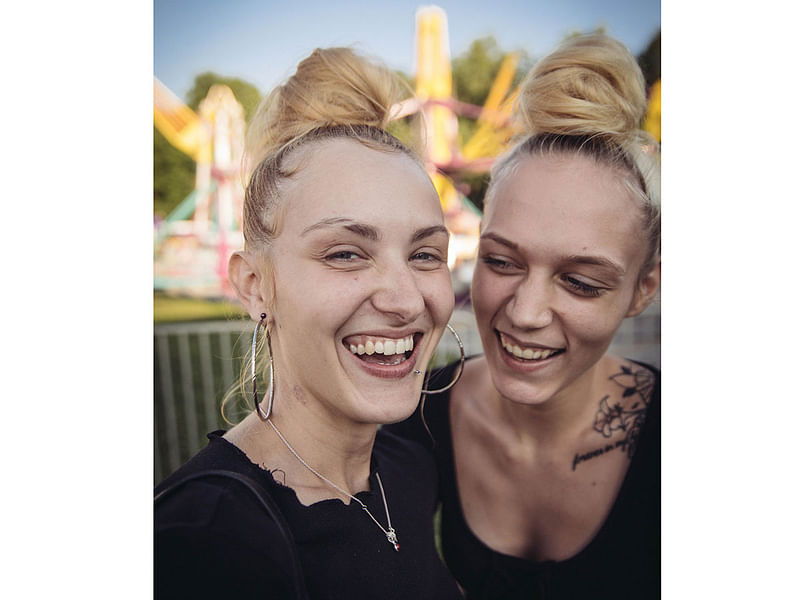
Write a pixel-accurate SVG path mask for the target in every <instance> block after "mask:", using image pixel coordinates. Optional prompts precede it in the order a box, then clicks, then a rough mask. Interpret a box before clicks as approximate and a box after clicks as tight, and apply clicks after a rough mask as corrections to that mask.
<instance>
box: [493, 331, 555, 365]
mask: <svg viewBox="0 0 800 600" xmlns="http://www.w3.org/2000/svg"><path fill="white" fill-rule="evenodd" d="M500 342H501V344H502V345H503V348H504V349H505V350H506V352H508V353H509V354H513V355H514V356H516V357H517V358H522V359H525V360H543V359H545V358H549V357H550V356H552V355H553V354H555V353H556V352H558V350H533V349H532V348H525V349H524V350H523V349H522V348H520V347H519V346H517V345H516V344H512V343H510V342H509V341H508V340H507V339H506V337H505V336H504V335H503V334H502V333H501V334H500Z"/></svg>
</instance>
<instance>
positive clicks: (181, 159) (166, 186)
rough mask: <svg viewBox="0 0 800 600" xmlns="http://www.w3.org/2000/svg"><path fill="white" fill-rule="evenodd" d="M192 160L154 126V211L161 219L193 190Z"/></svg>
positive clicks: (193, 170)
mask: <svg viewBox="0 0 800 600" xmlns="http://www.w3.org/2000/svg"><path fill="white" fill-rule="evenodd" d="M194 173H195V165H194V160H192V158H191V157H189V156H187V155H186V154H184V153H183V152H181V151H180V150H178V149H177V148H175V147H174V146H173V145H172V144H170V143H169V142H168V141H167V138H165V137H164V136H163V135H161V133H160V132H159V131H158V129H156V128H155V127H153V212H154V213H155V214H156V215H158V216H160V217H161V218H162V219H163V218H164V217H166V216H167V215H168V214H169V213H170V212H172V210H173V209H174V208H175V207H176V206H178V204H180V203H181V201H182V200H183V199H184V198H186V196H188V195H189V194H190V193H191V191H192V190H193V189H194Z"/></svg>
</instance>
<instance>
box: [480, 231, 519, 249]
mask: <svg viewBox="0 0 800 600" xmlns="http://www.w3.org/2000/svg"><path fill="white" fill-rule="evenodd" d="M480 239H482V240H493V241H495V242H497V243H498V244H502V245H503V246H508V247H509V248H511V249H512V250H514V251H515V252H519V245H518V244H515V243H514V242H512V241H511V240H507V239H506V238H504V237H503V236H502V235H497V234H496V233H484V234H483V235H481V237H480Z"/></svg>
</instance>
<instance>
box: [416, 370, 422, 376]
mask: <svg viewBox="0 0 800 600" xmlns="http://www.w3.org/2000/svg"><path fill="white" fill-rule="evenodd" d="M414 375H422V371H420V370H419V369H414Z"/></svg>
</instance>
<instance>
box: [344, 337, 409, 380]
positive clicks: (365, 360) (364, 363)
mask: <svg viewBox="0 0 800 600" xmlns="http://www.w3.org/2000/svg"><path fill="white" fill-rule="evenodd" d="M422 338H423V334H422V333H419V332H417V333H413V334H408V335H404V336H400V337H389V336H372V335H354V336H348V337H346V338H344V339H343V340H342V344H343V345H344V346H345V347H346V348H347V349H348V350H349V351H350V354H351V355H352V356H353V358H354V359H355V360H356V361H357V362H358V364H359V365H360V366H361V368H363V369H364V370H365V371H366V372H367V373H369V374H370V375H374V376H375V377H381V378H384V379H395V378H397V379H399V378H402V377H405V376H406V375H408V374H409V373H411V372H412V371H413V370H414V368H415V366H416V362H417V356H418V355H419V343H420V341H422Z"/></svg>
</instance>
